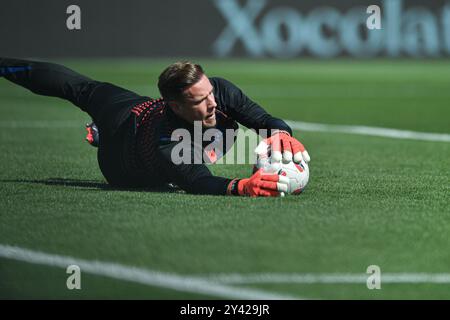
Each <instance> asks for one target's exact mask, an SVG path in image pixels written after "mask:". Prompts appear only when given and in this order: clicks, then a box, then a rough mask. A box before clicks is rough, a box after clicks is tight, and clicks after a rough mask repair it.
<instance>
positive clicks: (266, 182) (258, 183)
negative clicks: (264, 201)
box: [255, 181, 278, 191]
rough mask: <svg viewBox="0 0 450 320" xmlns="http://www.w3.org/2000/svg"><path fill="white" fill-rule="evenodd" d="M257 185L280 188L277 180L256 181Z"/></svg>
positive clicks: (271, 188) (273, 188)
mask: <svg viewBox="0 0 450 320" xmlns="http://www.w3.org/2000/svg"><path fill="white" fill-rule="evenodd" d="M255 184H256V186H258V187H260V188H262V189H265V190H274V191H276V190H278V185H277V182H272V181H258V182H256V183H255Z"/></svg>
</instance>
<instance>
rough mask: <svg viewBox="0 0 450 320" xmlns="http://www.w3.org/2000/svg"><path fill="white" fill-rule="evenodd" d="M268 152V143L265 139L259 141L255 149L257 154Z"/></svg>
mask: <svg viewBox="0 0 450 320" xmlns="http://www.w3.org/2000/svg"><path fill="white" fill-rule="evenodd" d="M267 152H268V145H267V143H266V142H265V141H261V142H260V143H259V144H258V146H257V147H256V149H255V153H256V154H257V155H266V156H267Z"/></svg>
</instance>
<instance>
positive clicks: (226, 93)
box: [210, 78, 310, 163]
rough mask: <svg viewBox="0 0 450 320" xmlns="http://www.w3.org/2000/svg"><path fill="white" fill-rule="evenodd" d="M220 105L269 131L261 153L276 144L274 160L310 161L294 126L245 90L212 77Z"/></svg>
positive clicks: (250, 124)
mask: <svg viewBox="0 0 450 320" xmlns="http://www.w3.org/2000/svg"><path fill="white" fill-rule="evenodd" d="M210 80H211V82H212V83H214V88H215V92H214V95H215V96H217V98H218V100H219V103H220V106H221V107H223V108H224V109H225V110H224V111H225V113H227V114H229V115H231V117H233V118H234V119H235V120H237V121H238V122H239V123H241V124H243V125H244V126H246V127H247V128H251V129H255V130H258V129H266V130H269V132H268V135H269V136H270V137H268V138H267V139H265V140H264V141H262V142H261V144H260V146H258V148H257V152H258V153H259V154H264V153H267V150H268V148H267V147H268V145H271V146H272V159H273V160H275V161H281V159H282V158H283V159H284V160H285V161H292V160H294V161H295V162H298V163H299V162H300V161H301V160H305V161H306V162H309V161H310V157H309V154H308V152H307V151H306V149H305V147H304V146H303V144H302V143H300V142H299V141H298V140H297V139H295V138H294V137H292V129H291V128H290V127H289V126H288V125H287V124H286V122H284V121H283V120H281V119H278V118H275V117H272V116H271V115H270V114H268V113H267V112H266V111H265V110H264V109H263V108H261V107H260V106H259V105H258V104H257V103H255V102H254V101H252V100H251V99H250V98H249V97H247V96H246V95H245V94H244V93H243V92H242V90H240V89H239V88H238V87H237V86H235V85H234V84H232V83H231V82H229V81H227V80H225V79H222V78H210Z"/></svg>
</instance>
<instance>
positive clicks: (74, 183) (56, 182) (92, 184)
mask: <svg viewBox="0 0 450 320" xmlns="http://www.w3.org/2000/svg"><path fill="white" fill-rule="evenodd" d="M0 181H1V182H13V183H32V184H43V185H47V186H64V187H72V188H77V189H78V188H82V189H89V190H97V191H101V190H105V191H132V192H171V193H174V192H176V193H184V192H183V191H182V190H181V189H180V188H178V187H174V186H171V185H166V186H162V187H152V188H150V187H147V188H144V187H141V188H119V187H113V186H111V185H109V184H108V183H106V182H99V181H95V180H77V179H65V178H48V179H34V180H31V179H15V180H14V179H11V180H0Z"/></svg>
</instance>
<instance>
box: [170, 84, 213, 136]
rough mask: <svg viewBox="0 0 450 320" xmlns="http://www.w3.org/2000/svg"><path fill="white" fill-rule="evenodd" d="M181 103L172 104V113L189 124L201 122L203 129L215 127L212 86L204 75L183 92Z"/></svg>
mask: <svg viewBox="0 0 450 320" xmlns="http://www.w3.org/2000/svg"><path fill="white" fill-rule="evenodd" d="M184 95H185V99H184V101H183V102H174V103H173V105H174V107H173V108H172V109H173V110H174V112H175V113H176V114H177V115H178V116H179V117H181V118H183V119H184V120H186V121H187V122H189V123H194V121H201V122H202V126H203V127H204V128H212V127H214V126H215V125H216V113H215V112H216V106H217V104H216V100H215V99H214V93H213V86H212V85H211V82H209V79H208V77H207V76H206V75H203V76H202V77H201V79H200V80H199V81H198V82H197V83H196V84H194V85H193V86H191V87H190V88H188V89H186V90H185V91H184Z"/></svg>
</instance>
